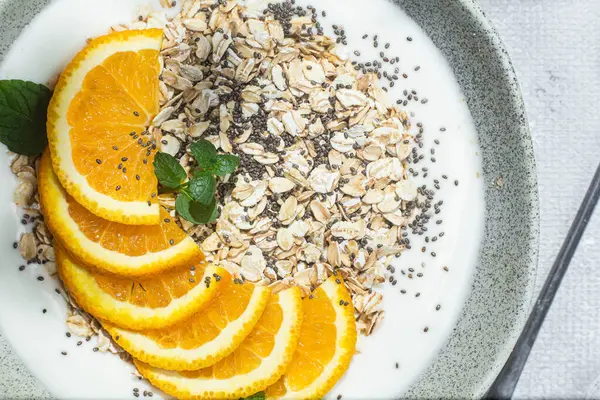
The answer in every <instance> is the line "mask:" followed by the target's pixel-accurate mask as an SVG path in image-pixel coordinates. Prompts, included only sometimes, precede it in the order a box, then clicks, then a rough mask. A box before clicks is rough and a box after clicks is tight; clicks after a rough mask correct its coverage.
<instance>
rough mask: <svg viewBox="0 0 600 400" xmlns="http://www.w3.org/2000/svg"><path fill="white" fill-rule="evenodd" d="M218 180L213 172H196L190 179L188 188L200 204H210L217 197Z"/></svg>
mask: <svg viewBox="0 0 600 400" xmlns="http://www.w3.org/2000/svg"><path fill="white" fill-rule="evenodd" d="M216 187H217V180H216V179H215V177H214V176H213V175H212V174H206V173H201V174H196V175H194V178H192V180H191V181H190V184H189V186H188V190H189V193H190V196H191V197H192V199H194V200H195V201H197V202H198V203H200V204H204V205H208V204H210V202H211V201H212V200H213V199H214V197H215V189H216Z"/></svg>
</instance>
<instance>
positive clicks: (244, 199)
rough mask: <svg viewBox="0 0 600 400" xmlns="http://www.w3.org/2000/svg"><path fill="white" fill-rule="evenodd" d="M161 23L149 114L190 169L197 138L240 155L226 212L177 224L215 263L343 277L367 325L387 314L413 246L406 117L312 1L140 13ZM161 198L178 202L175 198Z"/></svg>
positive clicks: (306, 280)
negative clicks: (203, 221) (391, 288)
mask: <svg viewBox="0 0 600 400" xmlns="http://www.w3.org/2000/svg"><path fill="white" fill-rule="evenodd" d="M154 26H158V27H164V29H165V41H164V44H163V49H162V51H161V62H162V64H163V65H164V69H163V72H162V75H161V82H160V93H161V112H160V114H159V115H158V116H157V117H156V118H155V120H154V121H153V124H152V125H153V127H152V129H153V130H154V133H155V134H156V133H158V132H157V131H158V130H159V131H160V134H162V140H161V143H162V151H164V152H167V153H169V154H171V155H174V156H176V157H177V158H178V159H179V160H180V163H181V165H182V166H183V167H184V168H186V169H187V170H188V171H189V170H191V169H193V168H194V167H195V164H194V163H195V161H194V159H193V157H191V153H190V152H189V145H190V144H191V143H192V142H194V141H195V140H197V139H198V138H203V139H207V140H209V141H210V142H211V143H213V144H214V145H215V147H216V148H217V149H219V150H220V151H222V152H224V153H231V154H235V155H238V156H240V158H241V164H240V168H239V170H238V172H237V173H236V175H235V176H231V177H228V178H226V179H225V180H224V181H223V182H221V185H220V189H219V192H218V198H219V203H220V211H221V212H220V217H219V219H218V220H217V222H216V223H215V224H211V225H209V226H195V225H192V224H190V223H189V222H187V221H185V220H180V221H179V222H180V224H181V225H182V227H183V228H184V230H185V231H186V232H187V233H188V234H189V235H191V236H192V237H193V238H194V239H195V240H196V241H197V242H198V243H200V245H201V247H202V249H203V250H204V251H205V253H206V255H207V258H208V260H210V261H212V262H214V263H218V264H220V265H221V266H223V267H225V268H227V269H228V270H229V271H230V272H231V273H232V274H234V276H235V277H237V278H240V279H245V280H247V281H251V282H254V283H257V284H262V285H269V286H271V287H273V288H274V290H275V291H278V290H282V289H284V288H287V287H289V286H292V285H296V286H299V287H300V288H301V289H302V290H303V291H304V293H305V294H307V293H309V292H310V291H311V290H312V289H314V288H315V287H316V286H318V285H319V284H320V283H321V282H322V281H324V280H325V279H326V278H327V277H328V276H329V275H330V274H332V273H334V271H336V272H338V273H341V274H342V276H343V277H344V278H345V280H346V285H347V286H348V288H349V290H350V291H351V293H352V297H353V301H354V305H355V308H356V313H357V320H358V324H359V330H360V331H361V332H362V333H364V334H366V335H368V334H370V333H371V332H372V331H373V329H374V328H375V326H376V325H377V323H378V322H379V321H381V319H382V318H383V310H382V308H381V300H382V297H381V294H379V293H377V292H374V291H372V288H373V287H375V286H376V285H377V284H380V283H382V282H383V281H384V279H385V271H386V268H387V269H388V270H389V269H391V265H390V264H391V261H392V259H393V258H394V257H395V256H399V255H400V253H401V252H402V251H403V250H404V249H405V247H406V244H407V243H408V241H407V240H406V239H405V237H406V235H407V233H406V229H407V226H408V224H409V222H411V220H412V219H413V217H414V216H415V214H416V211H415V210H416V207H415V202H416V201H418V198H417V197H418V190H417V187H416V185H415V184H414V183H413V182H412V181H411V180H409V179H408V171H407V170H406V169H407V167H406V165H407V158H408V157H409V156H410V155H411V152H412V151H413V148H414V147H415V138H414V136H413V135H412V134H411V133H410V132H409V129H410V122H409V120H408V118H407V116H406V114H405V113H404V112H402V111H401V110H399V109H398V108H396V107H394V106H392V105H391V104H390V103H389V102H388V99H387V95H386V92H385V91H384V90H383V89H381V88H380V87H379V86H378V77H377V75H376V74H375V73H366V74H363V73H361V72H357V70H356V68H355V67H354V66H353V65H352V64H351V62H350V61H349V60H348V59H347V58H346V57H345V56H344V55H343V54H344V52H343V51H341V50H340V49H339V47H338V46H336V40H335V39H332V38H330V37H328V36H324V35H323V31H322V27H321V26H320V24H319V23H318V19H317V12H316V10H315V9H314V8H312V7H311V8H307V9H304V8H302V7H297V6H295V5H292V3H291V2H287V3H278V4H269V5H268V7H267V8H266V9H265V10H263V9H259V8H248V7H246V6H242V5H240V4H239V3H237V2H235V1H216V0H215V1H213V0H188V1H185V2H183V4H182V11H181V13H180V14H178V15H177V16H176V17H175V18H173V19H171V20H167V19H166V18H165V17H164V14H161V13H144V12H142V13H141V14H140V18H139V21H138V22H136V23H135V24H134V25H133V26H132V27H133V28H144V27H154ZM125 28H131V27H125V26H124V27H115V29H125ZM338 42H339V40H338ZM160 200H161V204H162V205H164V206H165V207H167V208H168V209H170V210H173V209H174V200H175V199H174V197H173V195H170V194H168V195H162V196H161V197H160ZM172 215H174V216H175V213H174V211H173V212H172ZM392 283H394V282H392Z"/></svg>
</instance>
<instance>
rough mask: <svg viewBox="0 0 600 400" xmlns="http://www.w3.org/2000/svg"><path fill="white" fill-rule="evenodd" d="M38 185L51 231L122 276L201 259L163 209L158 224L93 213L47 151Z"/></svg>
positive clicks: (85, 258)
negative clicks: (55, 168) (59, 173)
mask: <svg viewBox="0 0 600 400" xmlns="http://www.w3.org/2000/svg"><path fill="white" fill-rule="evenodd" d="M38 185H39V193H40V202H41V205H42V211H43V214H44V220H45V222H46V224H47V225H48V227H49V228H50V231H51V232H52V233H53V235H54V237H55V239H56V240H58V241H59V242H60V244H61V245H62V247H64V248H65V249H67V250H68V251H69V252H70V253H71V254H72V255H73V256H74V258H76V259H77V260H78V261H80V262H81V263H83V264H85V265H86V266H90V267H91V268H95V269H98V270H101V271H106V272H110V273H114V274H119V275H123V276H142V275H149V274H156V273H160V272H162V271H164V270H167V269H171V268H174V267H178V266H182V265H195V264H197V263H199V262H200V261H202V260H203V259H204V254H203V253H202V251H201V250H200V248H199V247H198V245H197V244H196V243H195V242H194V240H193V239H192V238H190V237H188V236H187V235H186V234H185V233H184V232H183V231H182V230H181V229H180V228H179V227H178V226H177V224H176V223H175V222H174V221H173V220H172V218H171V217H170V216H169V214H168V213H167V212H166V211H165V210H164V209H161V218H162V219H161V221H160V224H159V225H151V226H150V225H139V226H136V225H124V224H120V223H118V222H111V221H107V220H105V219H103V218H100V217H98V216H96V215H94V214H92V213H91V212H90V211H88V210H87V209H86V208H84V207H83V206H81V205H80V204H79V203H77V202H76V201H75V199H73V197H71V196H70V195H69V194H67V192H66V191H65V190H64V189H63V188H62V186H61V185H60V182H59V181H58V178H57V177H56V175H55V174H54V172H53V171H52V162H51V160H50V154H49V153H48V152H47V151H46V152H45V153H44V155H43V156H42V160H41V162H40V167H39V173H38Z"/></svg>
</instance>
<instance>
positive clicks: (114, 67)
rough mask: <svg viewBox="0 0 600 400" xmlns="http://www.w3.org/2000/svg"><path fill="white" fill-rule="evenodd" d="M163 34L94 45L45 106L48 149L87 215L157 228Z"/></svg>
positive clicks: (121, 35)
mask: <svg viewBox="0 0 600 400" xmlns="http://www.w3.org/2000/svg"><path fill="white" fill-rule="evenodd" d="M162 38H163V33H162V30H160V29H148V30H136V31H124V32H116V33H112V34H110V35H106V36H102V37H99V38H97V39H94V40H92V41H91V42H90V43H89V44H88V45H87V46H86V48H85V49H83V50H82V51H81V52H80V53H79V54H77V56H75V58H74V59H73V61H71V63H70V64H69V65H68V66H67V67H66V68H65V70H64V71H63V73H62V75H61V76H60V79H59V80H58V84H57V85H56V88H55V90H54V95H53V97H52V100H51V102H50V105H49V107H48V122H47V129H48V142H49V146H50V151H51V153H52V162H53V164H54V171H55V172H56V175H57V176H58V178H59V179H60V182H61V183H62V186H63V187H64V188H65V189H66V190H67V192H68V193H69V194H70V195H71V196H73V197H74V198H75V200H76V201H77V202H78V203H79V204H81V205H83V206H84V207H85V208H87V209H88V210H90V211H91V212H92V213H94V214H96V215H98V216H100V217H102V218H104V219H108V220H110V221H115V222H120V223H123V224H144V225H150V224H158V222H159V220H160V210H159V206H158V203H157V201H156V196H153V193H155V192H156V187H157V180H156V177H155V176H154V170H153V166H152V162H153V160H154V154H155V151H156V142H155V140H154V138H153V137H152V136H151V135H149V134H148V132H147V130H146V127H147V126H148V125H149V124H150V122H151V121H152V119H153V118H154V116H155V115H156V114H157V113H158V110H159V105H158V76H159V72H160V65H159V61H158V56H159V51H160V47H161V44H162Z"/></svg>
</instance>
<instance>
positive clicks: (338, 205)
mask: <svg viewBox="0 0 600 400" xmlns="http://www.w3.org/2000/svg"><path fill="white" fill-rule="evenodd" d="M0 18H2V19H3V20H4V21H6V23H5V24H4V27H3V28H2V29H3V31H4V32H3V35H2V37H3V39H2V40H3V45H4V46H3V50H2V56H3V61H2V65H1V66H0V79H2V80H0V94H1V96H0V104H1V105H2V107H0V120H1V121H2V123H0V142H2V143H3V145H4V147H3V150H2V152H0V162H1V163H4V165H5V167H4V168H3V169H0V170H1V171H3V172H1V173H2V174H5V176H4V181H5V182H6V186H7V187H6V190H4V191H2V192H1V193H0V196H1V197H0V201H1V202H3V204H4V205H5V207H3V208H2V209H3V211H2V218H3V221H4V223H5V229H4V230H3V235H4V237H3V239H2V240H3V243H5V244H4V246H5V260H4V262H3V266H2V268H1V269H0V271H1V272H0V288H1V289H2V290H0V296H2V300H1V301H0V332H1V333H2V337H3V338H4V339H6V340H7V341H8V342H9V343H10V344H11V346H12V348H13V349H14V351H15V353H16V354H17V355H18V356H19V357H20V358H21V360H22V361H23V363H24V364H25V365H26V367H27V368H28V369H29V370H30V371H31V372H32V373H33V375H35V376H36V378H37V379H38V380H39V382H41V385H43V386H44V387H45V388H46V390H47V392H45V393H47V395H49V396H50V395H51V396H55V397H57V398H62V397H72V398H126V397H157V398H158V397H161V396H164V397H169V396H173V397H176V398H209V399H213V398H236V399H237V398H322V397H326V398H337V399H341V398H349V399H352V398H398V397H402V396H405V397H480V396H481V395H482V394H483V393H484V392H485V390H486V389H487V386H488V385H489V384H490V383H491V381H492V380H493V378H494V377H495V375H496V374H497V373H498V371H499V368H500V367H501V365H502V364H503V363H504V361H505V360H506V358H507V357H508V354H509V352H510V349H511V348H512V345H513V344H514V341H515V339H516V337H517V336H518V333H519V332H520V329H521V328H522V326H523V324H524V318H525V315H526V314H527V313H528V311H529V305H530V298H531V293H532V285H533V281H534V279H535V267H536V257H537V228H538V226H537V224H538V222H537V197H536V196H537V194H536V193H537V189H536V181H535V174H534V160H533V156H532V151H531V141H530V137H529V132H528V127H527V122H526V117H525V114H524V110H523V103H522V100H521V97H520V92H519V90H518V86H517V84H516V80H515V77H514V73H513V71H512V67H511V65H510V60H509V59H508V58H507V56H506V54H505V51H504V48H503V45H502V43H501V42H500V40H499V39H498V37H497V35H496V33H495V31H494V29H493V28H492V27H491V26H490V24H489V22H488V21H487V20H486V19H485V17H484V16H483V14H482V12H481V10H480V9H479V7H478V6H477V5H476V4H475V3H473V2H471V1H469V0H456V1H452V2H448V3H446V4H444V5H443V6H440V5H439V4H437V2H435V1H409V0H404V1H400V2H388V1H386V0H377V1H372V2H369V3H368V4H366V3H365V2H360V1H358V0H347V1H345V2H344V5H343V7H342V6H340V4H339V2H336V1H334V0H321V1H320V2H318V3H316V2H312V3H311V2H310V1H307V0H286V1H283V2H268V1H263V0H247V1H241V0H237V1H236V0H178V1H167V0H160V1H158V0H156V1H149V0H127V1H125V0H121V1H116V0H114V1H100V0H88V1H84V2H82V1H78V0H55V1H52V2H46V1H25V2H23V1H19V2H17V1H14V2H13V1H10V0H6V1H2V2H0ZM8 21H10V23H8ZM475 50H476V51H475ZM475 54H476V55H475ZM11 367H12V366H11V365H2V366H1V368H11ZM28 395H29V396H31V394H28Z"/></svg>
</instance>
